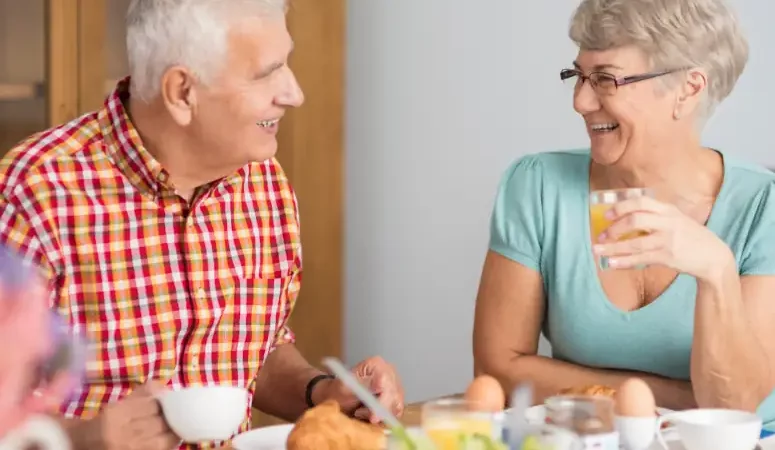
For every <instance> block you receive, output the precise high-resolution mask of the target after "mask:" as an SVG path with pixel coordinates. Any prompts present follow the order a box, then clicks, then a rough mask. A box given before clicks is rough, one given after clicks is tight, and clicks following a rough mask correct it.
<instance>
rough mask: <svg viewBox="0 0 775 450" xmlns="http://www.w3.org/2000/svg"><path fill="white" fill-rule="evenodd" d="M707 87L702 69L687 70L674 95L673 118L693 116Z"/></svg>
mask: <svg viewBox="0 0 775 450" xmlns="http://www.w3.org/2000/svg"><path fill="white" fill-rule="evenodd" d="M707 87H708V76H707V74H706V73H705V71H704V70H702V69H689V70H688V71H687V72H686V78H685V79H684V80H683V81H682V82H681V85H680V86H679V90H678V93H677V95H676V101H675V108H674V110H673V118H675V119H676V120H678V119H681V118H682V117H686V116H691V115H693V114H694V112H695V111H697V108H699V106H700V103H701V102H702V99H703V97H704V96H705V95H706V92H705V90H706V89H707Z"/></svg>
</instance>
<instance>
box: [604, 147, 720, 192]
mask: <svg viewBox="0 0 775 450" xmlns="http://www.w3.org/2000/svg"><path fill="white" fill-rule="evenodd" d="M660 153H662V154H663V155H669V156H664V157H663V156H658V155H654V156H653V157H650V158H647V160H646V161H641V162H639V163H638V164H637V165H634V164H633V165H631V166H627V165H625V164H624V163H617V164H613V165H610V166H602V165H599V164H595V163H594V162H592V164H591V167H590V187H591V188H592V189H623V188H630V187H647V188H650V189H652V190H653V192H654V193H655V195H656V197H657V198H658V199H660V200H661V201H665V202H670V203H673V204H675V205H677V206H680V205H682V204H697V203H706V202H707V201H708V200H710V201H711V202H712V201H713V199H715V197H716V195H717V194H718V191H719V189H720V187H721V184H722V181H723V178H724V176H723V171H724V163H723V158H722V157H721V155H720V154H719V153H718V152H716V151H714V150H711V149H707V148H703V147H702V146H700V145H696V146H691V147H688V148H681V149H675V151H671V152H669V153H667V152H660Z"/></svg>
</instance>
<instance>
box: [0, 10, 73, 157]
mask: <svg viewBox="0 0 775 450" xmlns="http://www.w3.org/2000/svg"><path fill="white" fill-rule="evenodd" d="M76 2H77V0H24V1H19V0H0V155H3V154H5V152H7V151H8V150H9V149H10V148H11V147H12V146H14V145H15V144H16V143H18V142H19V141H20V140H22V139H24V138H26V137H27V136H29V135H31V134H33V133H35V132H38V131H42V130H44V129H46V128H48V127H49V126H51V125H52V124H58V123H62V122H66V121H68V120H71V119H73V118H75V117H77V115H78V102H77V93H78V86H77V66H76V64H75V61H76V59H77V55H78V48H77V29H76V14H77V8H76Z"/></svg>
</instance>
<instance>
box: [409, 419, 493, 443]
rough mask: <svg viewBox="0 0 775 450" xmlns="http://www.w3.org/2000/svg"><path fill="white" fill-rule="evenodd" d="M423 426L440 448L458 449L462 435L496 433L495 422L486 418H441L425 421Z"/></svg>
mask: <svg viewBox="0 0 775 450" xmlns="http://www.w3.org/2000/svg"><path fill="white" fill-rule="evenodd" d="M422 427H423V430H424V431H425V433H426V434H427V435H428V437H429V438H430V439H431V441H433V443H434V444H436V447H437V448H438V450H458V449H459V448H460V437H461V436H473V435H475V434H481V435H484V436H488V437H490V436H492V435H493V434H494V430H493V422H492V421H491V420H488V419H484V418H482V419H476V418H464V417H459V418H457V417H456V418H439V419H434V420H427V421H424V422H423V424H422Z"/></svg>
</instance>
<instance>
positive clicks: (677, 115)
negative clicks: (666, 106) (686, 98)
mask: <svg viewBox="0 0 775 450" xmlns="http://www.w3.org/2000/svg"><path fill="white" fill-rule="evenodd" d="M673 119H675V120H681V111H678V110H676V111H673Z"/></svg>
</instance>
